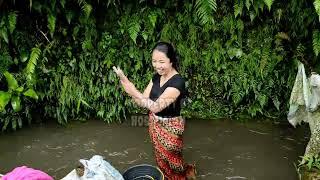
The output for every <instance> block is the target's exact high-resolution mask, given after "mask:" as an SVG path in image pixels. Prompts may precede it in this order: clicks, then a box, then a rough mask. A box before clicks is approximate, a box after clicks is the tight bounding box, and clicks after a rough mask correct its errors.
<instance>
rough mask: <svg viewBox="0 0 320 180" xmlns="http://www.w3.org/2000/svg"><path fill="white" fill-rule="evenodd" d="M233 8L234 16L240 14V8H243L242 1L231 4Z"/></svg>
mask: <svg viewBox="0 0 320 180" xmlns="http://www.w3.org/2000/svg"><path fill="white" fill-rule="evenodd" d="M233 9H234V16H235V17H238V15H240V16H241V14H242V10H243V3H242V1H241V2H240V3H238V2H236V3H235V4H234V6H233Z"/></svg>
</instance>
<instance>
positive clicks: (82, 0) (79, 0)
mask: <svg viewBox="0 0 320 180" xmlns="http://www.w3.org/2000/svg"><path fill="white" fill-rule="evenodd" d="M78 4H79V6H82V5H83V4H86V1H85V0H78Z"/></svg>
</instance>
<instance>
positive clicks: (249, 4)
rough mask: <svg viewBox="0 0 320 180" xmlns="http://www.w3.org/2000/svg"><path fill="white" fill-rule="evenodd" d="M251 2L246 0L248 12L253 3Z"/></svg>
mask: <svg viewBox="0 0 320 180" xmlns="http://www.w3.org/2000/svg"><path fill="white" fill-rule="evenodd" d="M250 1H251V0H246V7H247V10H249V9H250V6H251V3H252V2H250Z"/></svg>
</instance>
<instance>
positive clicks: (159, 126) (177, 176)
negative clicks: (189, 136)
mask: <svg viewBox="0 0 320 180" xmlns="http://www.w3.org/2000/svg"><path fill="white" fill-rule="evenodd" d="M184 126H185V121H184V119H183V118H182V117H174V118H161V117H159V116H156V115H155V114H153V113H150V114H149V134H150V138H151V140H152V143H153V146H154V153H155V158H156V162H157V164H158V166H159V168H160V169H161V171H162V172H163V173H164V175H165V177H166V178H167V179H168V180H185V179H186V169H189V167H190V166H191V165H186V164H184V161H183V157H182V148H183V139H182V134H183V132H184Z"/></svg>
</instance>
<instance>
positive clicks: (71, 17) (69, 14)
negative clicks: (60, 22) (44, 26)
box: [66, 11, 74, 24]
mask: <svg viewBox="0 0 320 180" xmlns="http://www.w3.org/2000/svg"><path fill="white" fill-rule="evenodd" d="M73 17H74V13H73V11H68V12H67V13H66V19H67V21H68V23H69V24H70V23H71V20H72V19H73Z"/></svg>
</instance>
